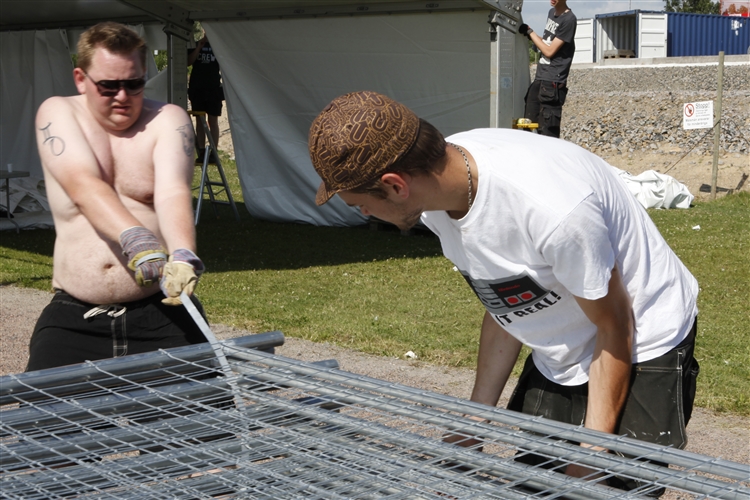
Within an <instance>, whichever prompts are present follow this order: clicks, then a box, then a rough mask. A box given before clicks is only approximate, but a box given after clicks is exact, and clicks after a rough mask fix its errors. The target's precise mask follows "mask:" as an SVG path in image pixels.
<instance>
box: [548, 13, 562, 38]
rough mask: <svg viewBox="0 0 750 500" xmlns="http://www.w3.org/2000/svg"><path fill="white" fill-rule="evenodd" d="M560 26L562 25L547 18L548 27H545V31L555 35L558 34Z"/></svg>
mask: <svg viewBox="0 0 750 500" xmlns="http://www.w3.org/2000/svg"><path fill="white" fill-rule="evenodd" d="M558 26H560V23H556V22H555V21H553V20H552V19H550V18H549V17H548V18H547V26H545V27H544V30H545V31H549V32H550V33H552V34H553V35H554V34H556V33H557V27H558Z"/></svg>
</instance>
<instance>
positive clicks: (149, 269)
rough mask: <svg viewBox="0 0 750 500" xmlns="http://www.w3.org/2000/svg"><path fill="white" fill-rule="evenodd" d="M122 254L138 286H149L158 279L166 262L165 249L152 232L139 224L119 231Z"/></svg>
mask: <svg viewBox="0 0 750 500" xmlns="http://www.w3.org/2000/svg"><path fill="white" fill-rule="evenodd" d="M120 246H121V247H122V254H123V255H124V256H125V257H126V258H127V259H128V269H130V270H131V271H135V282H136V283H138V286H151V285H153V284H154V283H155V282H157V281H158V280H159V277H160V276H161V271H162V268H163V267H164V264H166V262H167V251H166V250H165V249H164V248H163V247H162V245H161V243H160V242H159V239H158V238H157V237H156V235H155V234H154V233H152V232H151V231H149V230H148V229H146V228H145V227H141V226H133V227H131V228H128V229H126V230H125V231H123V232H122V233H120Z"/></svg>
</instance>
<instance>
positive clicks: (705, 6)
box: [664, 0, 719, 14]
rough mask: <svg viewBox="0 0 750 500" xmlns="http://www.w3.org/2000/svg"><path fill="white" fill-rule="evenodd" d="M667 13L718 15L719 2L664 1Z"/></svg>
mask: <svg viewBox="0 0 750 500" xmlns="http://www.w3.org/2000/svg"><path fill="white" fill-rule="evenodd" d="M664 3H665V6H664V8H665V10H666V11H667V12H689V13H692V14H718V13H719V2H712V1H711V0H664Z"/></svg>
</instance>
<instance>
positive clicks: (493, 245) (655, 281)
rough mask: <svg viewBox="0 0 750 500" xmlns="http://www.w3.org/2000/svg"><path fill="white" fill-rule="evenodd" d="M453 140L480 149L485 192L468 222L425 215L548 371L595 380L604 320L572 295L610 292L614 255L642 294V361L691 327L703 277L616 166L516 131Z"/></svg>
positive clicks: (488, 303)
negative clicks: (598, 321) (592, 373)
mask: <svg viewBox="0 0 750 500" xmlns="http://www.w3.org/2000/svg"><path fill="white" fill-rule="evenodd" d="M446 140H447V141H448V142H451V143H453V144H456V145H458V146H460V147H461V148H463V149H464V150H466V151H468V152H469V153H471V155H472V156H473V157H474V160H475V161H476V164H477V168H478V171H479V180H478V189H477V191H478V192H477V193H476V197H475V199H474V203H473V205H472V207H471V210H469V213H468V214H466V216H464V217H463V218H462V219H460V220H453V219H451V218H450V217H449V216H448V214H447V213H446V212H444V211H432V212H425V213H424V214H423V215H422V221H423V222H424V224H426V225H427V226H428V227H429V228H430V229H431V230H432V231H433V232H435V233H436V234H437V235H438V236H439V237H440V243H441V245H442V248H443V253H444V254H445V256H446V257H448V258H449V259H450V260H451V261H453V263H454V264H455V265H456V267H457V268H458V269H459V270H460V272H461V273H462V274H463V276H464V278H465V279H466V281H467V282H468V283H469V285H470V286H471V287H472V289H473V290H474V292H475V293H476V294H477V296H478V297H479V299H480V300H481V301H482V303H483V304H484V306H485V307H486V308H487V311H489V312H490V314H491V315H492V317H493V318H495V321H497V322H498V324H500V326H502V327H503V328H504V329H505V330H507V331H508V333H510V334H511V335H513V336H514V337H516V338H517V339H518V340H520V341H521V342H522V343H524V344H526V345H527V346H529V347H531V348H532V350H533V359H534V363H535V364H536V366H537V368H538V369H539V370H540V371H541V372H542V374H544V375H545V377H547V378H548V379H550V380H554V381H555V382H557V383H559V384H562V385H579V384H583V383H585V382H586V381H588V372H589V367H590V365H591V358H592V355H593V352H594V344H595V341H596V327H595V326H594V324H593V323H591V322H590V321H589V319H588V318H587V317H586V316H585V314H584V313H583V311H582V310H581V308H580V307H579V306H578V303H577V302H576V301H575V298H574V297H573V295H576V296H578V297H582V298H585V299H591V300H594V299H599V298H601V297H604V296H605V295H606V294H607V290H608V283H609V279H610V277H611V271H612V269H613V268H614V266H615V264H617V267H618V269H619V271H620V274H621V276H622V279H623V283H624V285H625V287H626V288H627V291H628V293H629V294H630V297H631V299H632V302H633V312H634V315H635V323H636V325H635V326H636V333H635V338H634V343H633V362H634V363H636V362H643V361H647V360H649V359H653V358H656V357H658V356H661V355H662V354H664V353H666V352H667V351H669V350H670V349H672V348H673V347H675V346H677V345H678V344H679V343H680V342H681V341H682V340H683V339H684V338H685V337H686V336H687V335H688V333H689V330H690V328H691V326H692V323H693V320H694V318H695V316H696V315H697V312H698V310H697V306H696V297H697V295H698V283H697V281H696V280H695V278H694V277H693V276H692V274H690V272H689V271H688V270H687V268H686V267H685V266H684V265H683V264H682V262H680V260H679V258H678V257H677V256H676V255H675V254H674V252H673V251H672V250H671V249H670V248H669V245H668V244H667V243H666V241H664V239H663V238H662V236H661V234H659V231H658V230H657V229H656V226H655V225H654V224H653V222H652V221H651V218H650V217H649V216H648V214H647V213H646V211H645V210H644V209H643V207H642V206H641V205H640V204H639V203H638V201H637V200H636V199H635V198H634V197H633V196H632V195H631V194H630V192H629V191H628V189H627V187H626V186H625V185H624V183H623V182H622V181H621V180H620V179H619V177H618V176H617V174H616V172H615V170H614V167H612V166H611V165H609V164H608V163H606V162H605V161H604V160H602V159H601V158H599V157H597V156H596V155H594V154H592V153H589V152H588V151H586V150H584V149H582V148H580V147H578V146H576V145H574V144H572V143H569V142H565V141H562V140H559V139H553V138H549V137H544V136H541V135H537V134H531V133H528V132H525V131H519V130H508V129H477V130H471V131H468V132H462V133H459V134H455V135H453V136H450V137H448V138H446ZM467 189H468V188H467Z"/></svg>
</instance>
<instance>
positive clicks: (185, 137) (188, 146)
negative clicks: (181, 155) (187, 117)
mask: <svg viewBox="0 0 750 500" xmlns="http://www.w3.org/2000/svg"><path fill="white" fill-rule="evenodd" d="M177 132H179V133H180V135H181V136H182V150H183V151H185V154H186V155H187V156H188V157H192V156H193V154H194V150H193V147H194V146H193V125H192V124H190V125H182V126H181V127H177Z"/></svg>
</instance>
